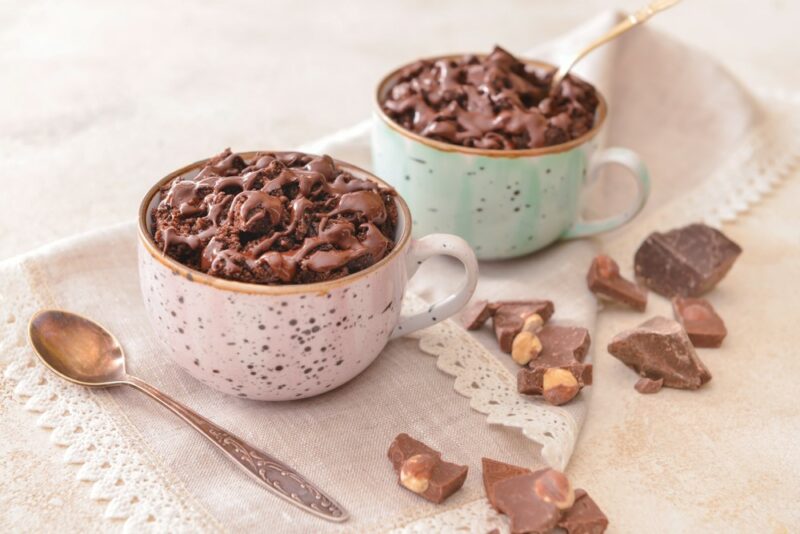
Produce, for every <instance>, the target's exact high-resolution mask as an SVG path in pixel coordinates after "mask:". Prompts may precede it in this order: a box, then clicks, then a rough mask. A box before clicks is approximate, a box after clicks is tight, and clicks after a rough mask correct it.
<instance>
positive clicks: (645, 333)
mask: <svg viewBox="0 0 800 534" xmlns="http://www.w3.org/2000/svg"><path fill="white" fill-rule="evenodd" d="M608 352H610V353H611V355H612V356H614V357H616V358H618V359H619V360H621V361H622V362H623V363H624V364H625V365H627V366H628V367H631V368H632V369H634V370H635V371H636V372H637V373H639V374H640V375H641V376H643V377H646V378H650V379H652V380H658V379H660V378H661V379H663V380H664V386H666V387H671V388H678V389H697V388H699V387H700V386H702V385H703V384H705V383H706V382H708V381H709V380H711V373H709V372H708V369H707V368H706V366H705V365H703V362H701V361H700V358H698V356H697V353H696V352H695V350H694V347H693V346H692V342H691V341H690V340H689V336H688V335H687V334H686V331H685V330H684V329H683V327H682V326H681V325H680V324H678V323H677V322H676V321H673V320H672V319H667V318H666V317H654V318H652V319H650V320H649V321H645V322H644V323H642V324H640V325H639V326H637V327H636V328H634V329H632V330H627V331H625V332H621V333H620V334H617V335H616V336H615V337H614V339H612V340H611V343H610V344H609V345H608Z"/></svg>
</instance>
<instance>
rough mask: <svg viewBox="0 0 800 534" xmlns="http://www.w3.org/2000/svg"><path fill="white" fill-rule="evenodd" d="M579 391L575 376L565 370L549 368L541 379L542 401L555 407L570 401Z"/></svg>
mask: <svg viewBox="0 0 800 534" xmlns="http://www.w3.org/2000/svg"><path fill="white" fill-rule="evenodd" d="M580 389H581V388H580V386H579V385H578V380H577V379H576V378H575V375H573V374H572V373H571V372H570V371H568V370H566V369H561V368H559V367H551V368H550V369H548V370H547V371H545V372H544V376H543V377H542V395H543V396H544V400H546V401H547V402H549V403H550V404H553V405H555V406H561V405H562V404H566V403H567V402H569V401H571V400H572V399H573V398H574V397H575V395H577V394H578V391H580Z"/></svg>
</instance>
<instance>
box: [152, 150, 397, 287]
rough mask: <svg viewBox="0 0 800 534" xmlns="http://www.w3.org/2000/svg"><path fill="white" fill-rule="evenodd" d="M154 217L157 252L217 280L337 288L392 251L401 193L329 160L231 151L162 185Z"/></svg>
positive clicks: (320, 157)
mask: <svg viewBox="0 0 800 534" xmlns="http://www.w3.org/2000/svg"><path fill="white" fill-rule="evenodd" d="M160 194H161V198H160V200H159V203H158V205H157V206H156V207H155V208H154V209H153V210H152V212H151V214H150V216H151V217H152V222H153V228H154V235H153V238H154V239H155V241H156V243H157V244H158V245H159V247H161V249H162V250H163V251H164V252H165V253H166V254H167V255H168V256H170V257H172V258H174V259H175V260H177V261H179V262H181V263H183V264H184V265H186V266H188V267H191V268H192V269H197V270H199V271H202V272H205V273H208V274H210V275H212V276H216V277H220V278H227V279H230V280H236V281H240V282H248V283H255V284H268V285H282V284H306V283H314V282H322V281H325V280H332V279H336V278H341V277H343V276H347V275H349V274H352V273H355V272H358V271H362V270H364V269H366V268H367V267H369V266H371V265H373V264H375V263H377V262H378V261H380V260H381V259H383V258H384V257H386V255H387V254H388V253H389V252H390V251H391V250H392V248H393V247H394V239H395V231H396V229H397V206H396V204H395V198H394V196H395V193H394V191H393V190H391V189H387V188H385V187H382V186H380V185H379V184H378V183H376V182H372V181H369V180H362V179H359V178H356V177H355V176H353V175H352V174H351V173H350V172H349V171H348V170H346V169H344V168H341V167H340V166H339V165H338V164H337V163H336V162H334V160H333V159H331V158H330V156H312V155H308V154H302V153H299V152H275V153H272V152H270V153H266V152H265V153H260V154H257V155H255V156H253V157H252V158H250V159H249V161H247V160H245V159H244V158H243V157H242V156H241V155H239V154H234V153H232V152H231V151H230V150H225V151H224V152H222V153H221V154H218V155H217V156H215V157H213V158H211V159H210V160H209V161H208V162H207V163H206V164H205V166H203V167H202V168H201V169H199V171H198V172H195V173H194V174H191V173H189V174H187V175H186V176H179V177H177V178H175V179H174V180H172V181H170V182H168V183H166V184H164V186H163V187H162V188H161V191H160Z"/></svg>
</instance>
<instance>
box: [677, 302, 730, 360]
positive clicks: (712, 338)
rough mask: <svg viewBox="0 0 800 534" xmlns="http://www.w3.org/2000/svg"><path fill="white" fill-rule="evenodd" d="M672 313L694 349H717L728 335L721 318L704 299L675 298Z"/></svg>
mask: <svg viewBox="0 0 800 534" xmlns="http://www.w3.org/2000/svg"><path fill="white" fill-rule="evenodd" d="M672 311H673V313H674V314H675V319H677V320H678V322H679V323H681V325H682V326H683V328H684V329H685V330H686V333H687V334H688V335H689V339H691V340H692V344H693V345H694V346H695V347H708V348H716V347H719V346H720V345H722V340H724V339H725V336H727V335H728V330H727V328H725V323H724V322H723V321H722V318H721V317H720V316H719V315H717V312H716V311H715V310H714V307H713V306H712V305H711V303H710V302H708V301H707V300H706V299H697V298H683V297H675V298H673V299H672Z"/></svg>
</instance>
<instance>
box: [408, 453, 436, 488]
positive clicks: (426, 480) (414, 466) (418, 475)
mask: <svg viewBox="0 0 800 534" xmlns="http://www.w3.org/2000/svg"><path fill="white" fill-rule="evenodd" d="M437 462H438V460H437V458H436V457H434V456H433V455H431V454H415V455H414V456H412V457H410V458H409V459H408V460H406V461H405V462H403V465H402V466H401V467H400V484H401V485H402V486H403V487H404V488H406V489H408V490H411V491H413V492H414V493H424V492H425V490H427V489H428V486H429V485H430V482H431V475H432V474H433V468H434V467H435V466H436V463H437Z"/></svg>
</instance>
